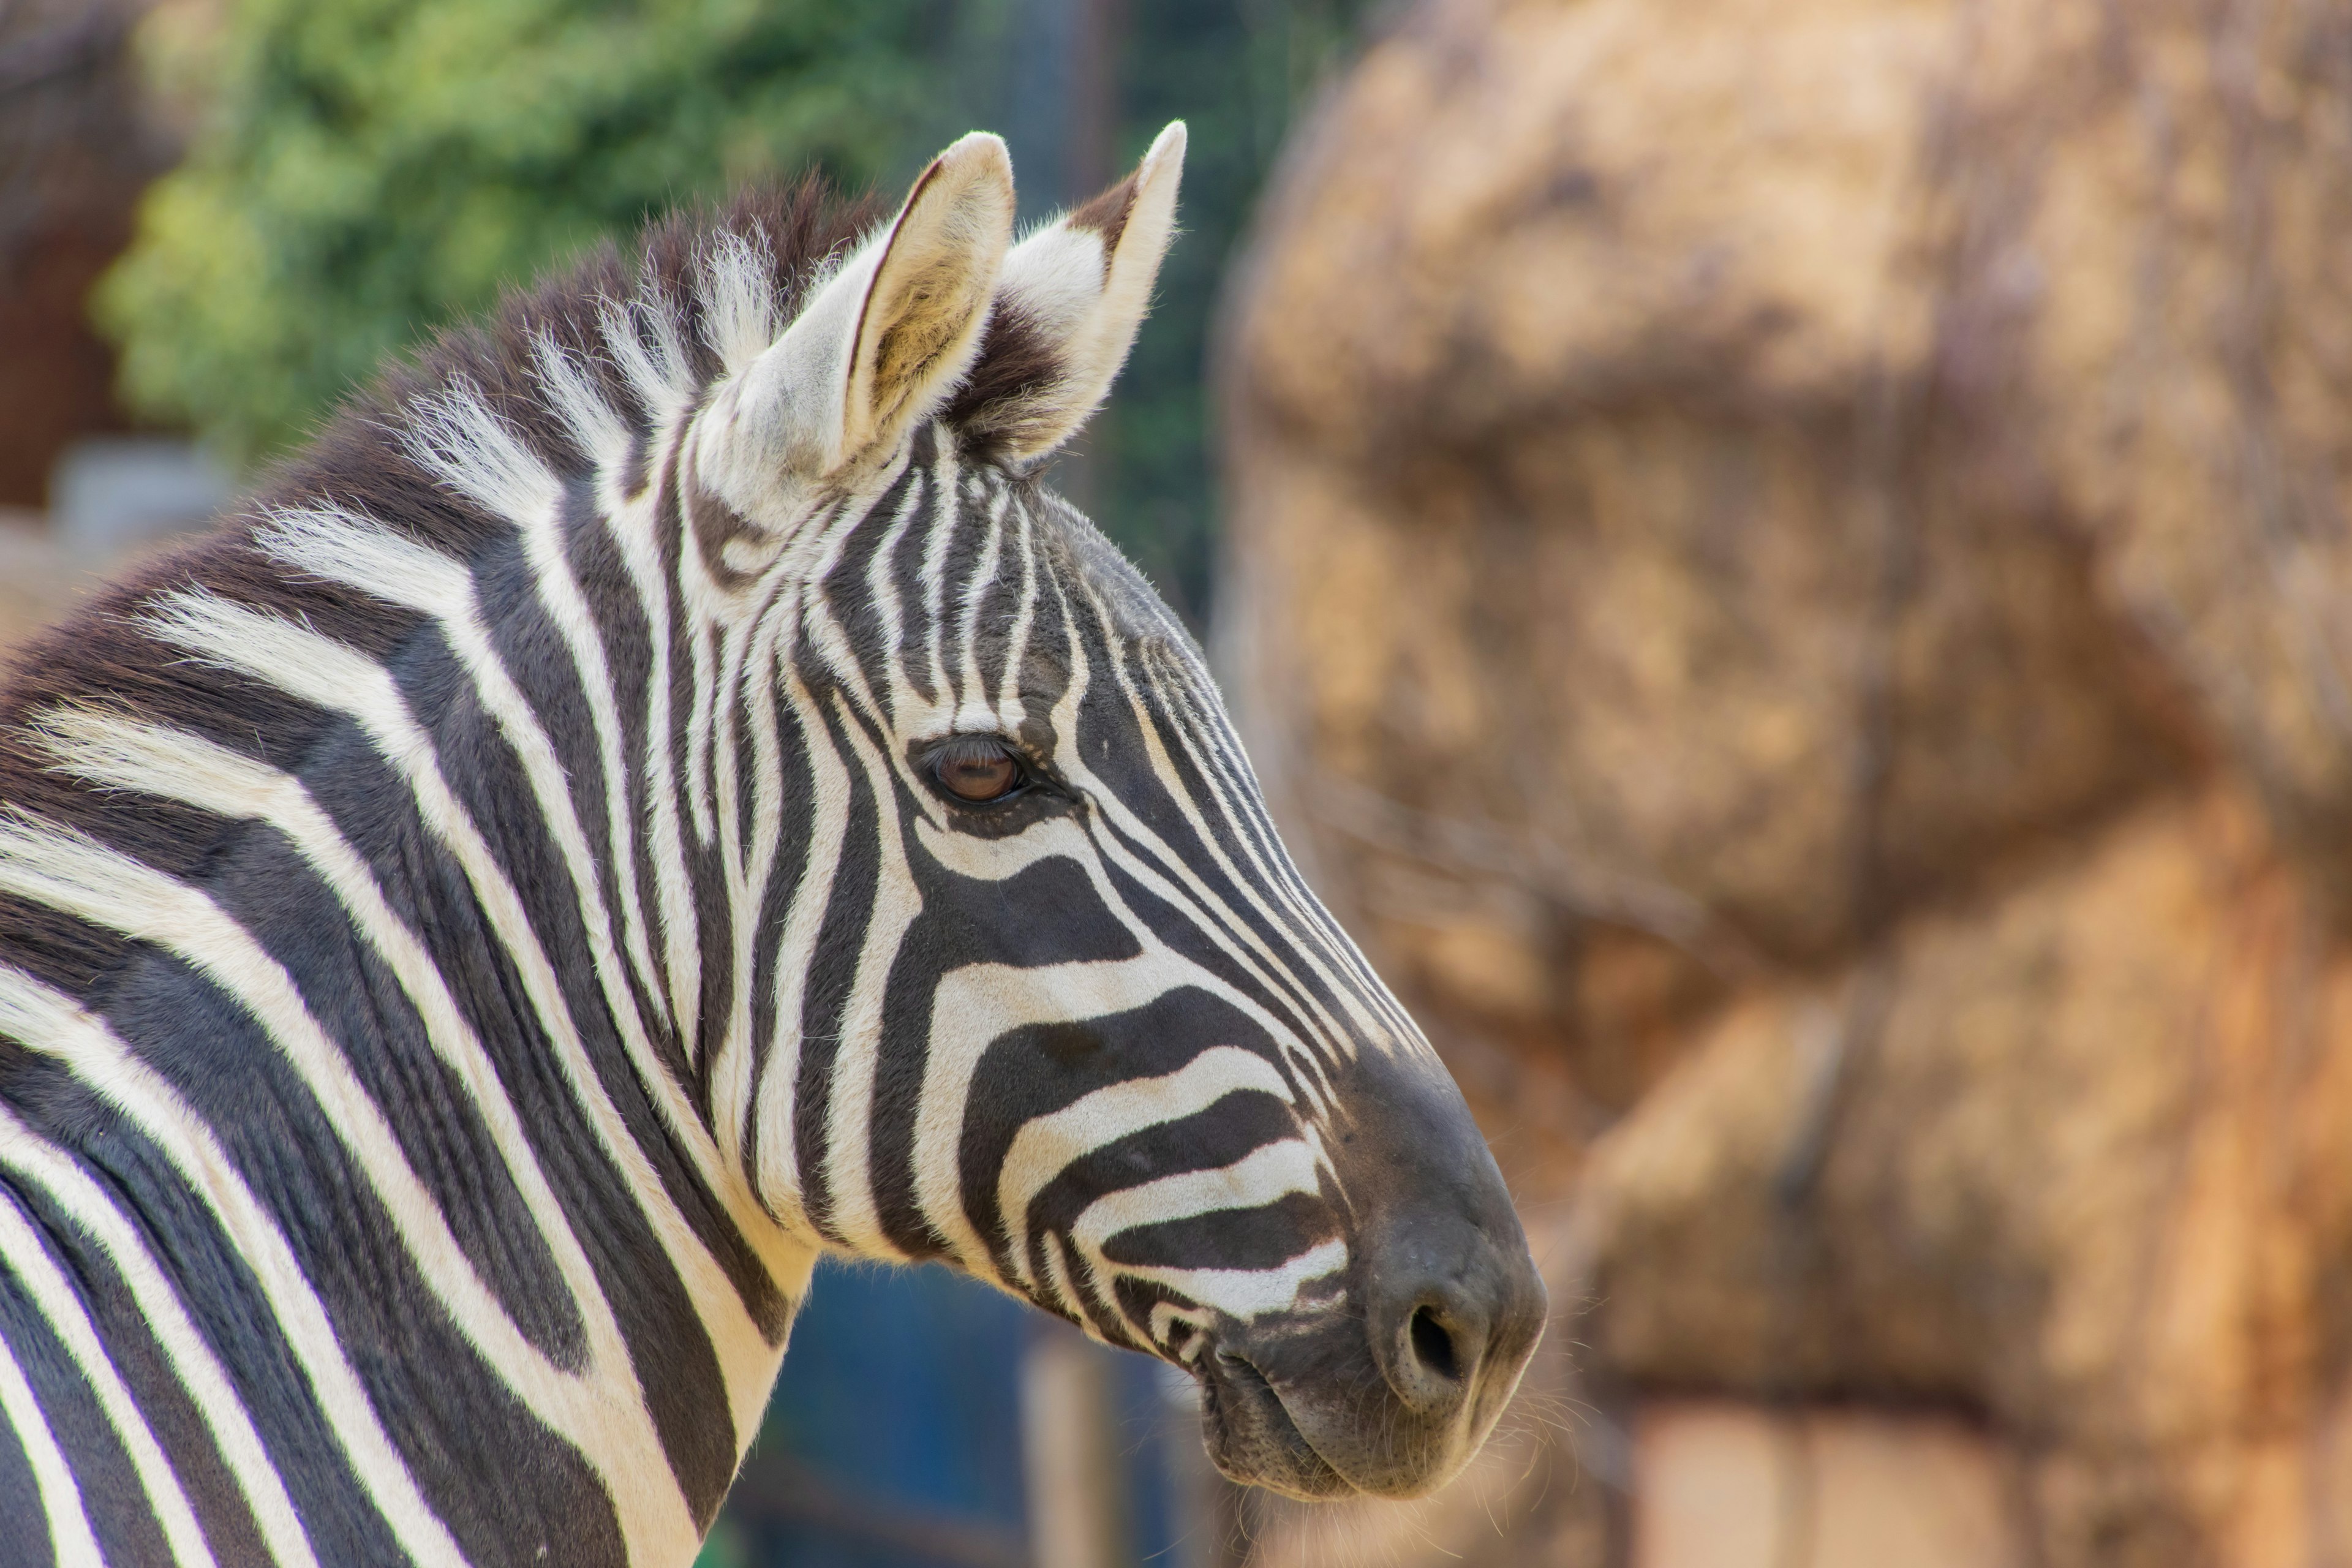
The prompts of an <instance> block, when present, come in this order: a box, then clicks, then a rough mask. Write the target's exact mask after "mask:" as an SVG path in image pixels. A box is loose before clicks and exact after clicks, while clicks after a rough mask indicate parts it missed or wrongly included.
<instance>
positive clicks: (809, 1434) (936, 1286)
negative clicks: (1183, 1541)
mask: <svg viewBox="0 0 2352 1568" xmlns="http://www.w3.org/2000/svg"><path fill="white" fill-rule="evenodd" d="M1059 1332H1071V1333H1075V1331H1069V1330H1066V1329H1064V1328H1062V1327H1061V1326H1060V1325H1057V1324H1055V1323H1052V1322H1051V1321H1047V1320H1045V1319H1043V1318H1041V1317H1040V1315H1039V1314H1038V1313H1037V1312H1036V1311H1035V1310H1034V1309H1032V1308H1029V1307H1025V1306H1023V1305H1021V1304H1020V1303H1018V1302H1016V1301H1013V1300H1010V1299H1009V1298H1007V1297H1005V1296H1003V1295H1002V1294H1000V1293H998V1292H997V1291H994V1290H992V1289H988V1288H987V1287H985V1286H983V1285H980V1284H977V1283H975V1282H973V1281H972V1280H970V1279H964V1278H963V1277H961V1275H957V1274H953V1273H950V1272H949V1271H948V1270H947V1269H945V1268H939V1267H937V1266H935V1265H934V1266H926V1267H923V1268H884V1267H877V1266H871V1265H854V1264H843V1263H837V1262H835V1261H833V1260H831V1259H826V1260H824V1261H823V1262H821V1263H820V1264H819V1265H818V1267H817V1273H816V1279H815V1281H814V1284H813V1285H812V1287H811V1289H810V1292H809V1299H808V1302H807V1304H806V1306H804V1307H803V1309H802V1310H801V1315H800V1318H799V1321H797V1322H795V1323H794V1324H793V1338H792V1349H791V1351H790V1352H789V1353H788V1354H787V1355H786V1356H785V1358H784V1370H783V1376H782V1379H781V1380H780V1381H779V1382H778V1384H777V1385H776V1393H775V1397H774V1398H773V1399H772V1401H771V1402H770V1404H769V1406H768V1414H767V1419H766V1421H765V1423H764V1424H763V1426H761V1433H760V1436H759V1438H758V1440H757V1441H756V1442H755V1443H754V1444H753V1445H752V1448H751V1454H750V1456H749V1457H748V1458H746V1459H745V1461H744V1466H743V1471H742V1475H741V1477H740V1479H739V1480H738V1482H737V1484H736V1489H735V1491H734V1492H733V1493H732V1494H731V1495H730V1497H729V1499H728V1502H727V1506H726V1508H725V1509H724V1510H722V1512H721V1513H720V1516H719V1523H718V1524H717V1526H716V1527H714V1529H713V1531H712V1533H711V1539H710V1543H709V1546H707V1547H706V1548H705V1550H704V1552H703V1554H702V1557H701V1559H700V1560H699V1563H698V1568H1026V1564H1027V1563H1029V1561H1030V1552H1029V1545H1028V1497H1027V1489H1026V1486H1025V1483H1024V1475H1023V1467H1022V1452H1023V1444H1022V1433H1021V1383H1022V1362H1023V1358H1024V1355H1025V1354H1026V1353H1027V1351H1028V1347H1029V1346H1030V1344H1031V1342H1032V1341H1033V1339H1034V1337H1035V1336H1036V1335H1038V1334H1039V1333H1059ZM1089 1350H1090V1352H1091V1353H1094V1354H1097V1355H1100V1356H1102V1357H1104V1358H1105V1363H1104V1370H1105V1371H1106V1372H1107V1373H1108V1374H1109V1376H1108V1381H1109V1389H1108V1393H1109V1396H1110V1404H1111V1406H1112V1413H1113V1424H1114V1426H1115V1427H1116V1429H1117V1431H1118V1437H1119V1439H1120V1441H1119V1448H1120V1453H1119V1456H1118V1459H1119V1464H1118V1469H1119V1471H1120V1473H1121V1475H1122V1477H1123V1481H1124V1488H1125V1491H1126V1496H1125V1498H1124V1499H1123V1500H1121V1502H1122V1509H1123V1512H1124V1514H1125V1516H1126V1518H1127V1521H1128V1522H1129V1536H1130V1544H1131V1552H1130V1556H1129V1561H1131V1562H1135V1563H1144V1562H1149V1561H1151V1560H1153V1559H1158V1560H1160V1561H1161V1562H1165V1561H1167V1557H1166V1555H1165V1554H1166V1553H1167V1552H1168V1550H1169V1547H1170V1544H1171V1542H1173V1541H1174V1540H1175V1539H1176V1537H1177V1536H1178V1535H1179V1534H1180V1533H1181V1524H1180V1521H1178V1519H1177V1518H1176V1513H1177V1510H1176V1508H1175V1505H1174V1502H1175V1500H1174V1496H1173V1492H1174V1488H1173V1487H1172V1485H1171V1479H1170V1475H1169V1467H1168V1464H1167V1462H1166V1460H1167V1454H1166V1444H1167V1442H1168V1440H1169V1437H1170V1432H1169V1426H1170V1423H1169V1421H1168V1419H1167V1415H1168V1411H1167V1406H1166V1403H1165V1400H1164V1398H1163V1396H1162V1394H1161V1393H1160V1384H1159V1379H1158V1377H1157V1375H1156V1373H1155V1363H1152V1362H1150V1361H1149V1360H1147V1359H1146V1358H1144V1357H1142V1356H1139V1355H1133V1354H1128V1353H1122V1352H1114V1351H1108V1350H1104V1349H1102V1348H1100V1347H1089Z"/></svg>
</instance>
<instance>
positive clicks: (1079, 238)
mask: <svg viewBox="0 0 2352 1568" xmlns="http://www.w3.org/2000/svg"><path fill="white" fill-rule="evenodd" d="M1183 173H1184V122H1183V121H1181V120H1179V121H1173V122H1171V124H1170V125H1169V126H1168V128H1167V129H1166V130H1164V131H1162V132H1160V135H1159V137H1158V139H1157V140H1155V141H1154V142H1152V143H1151V150H1150V152H1148V153H1145V154H1144V155H1143V161H1142V162H1141V163H1139V164H1137V165H1136V167H1135V172H1134V173H1133V174H1129V175H1128V176H1127V178H1125V179H1123V180H1121V181H1119V182H1118V184H1115V185H1113V186H1111V187H1110V189H1108V190H1107V191H1105V192H1103V193H1102V195H1098V196H1097V197H1095V198H1094V199H1093V200H1092V201H1089V202H1087V203H1086V204H1085V205H1081V206H1078V207H1076V208H1073V209H1072V210H1071V211H1069V212H1067V213H1065V214H1064V215H1063V216H1061V217H1060V218H1058V219H1056V220H1055V221H1054V222H1053V223H1050V224H1047V225H1046V226H1045V227H1043V228H1041V229H1039V230H1037V231H1036V232H1035V233H1034V234H1032V235H1030V236H1029V237H1027V238H1026V239H1024V240H1023V241H1022V242H1021V243H1020V244H1018V245H1016V246H1014V247H1013V249H1012V251H1011V252H1010V253H1009V254H1008V255H1007V256H1006V257H1005V258H1004V270H1003V276H1002V277H1001V278H1000V279H999V280H998V282H997V285H996V307H995V310H994V311H993V312H992V314H991V316H990V318H989V323H988V334H987V336H986V338H984V339H983V340H982V343H981V348H980V354H979V357H978V359H977V360H976V361H975V362H974V363H973V365H972V368H971V376H970V378H969V379H968V380H967V381H966V382H965V384H964V386H963V389H962V390H961V392H959V393H958V394H957V395H956V397H955V401H954V402H953V403H952V404H950V405H949V407H948V410H947V413H946V416H945V417H946V418H947V420H948V422H949V423H950V424H951V425H953V426H955V427H956V429H957V430H958V432H959V433H960V434H961V436H962V437H963V440H964V442H965V444H966V445H967V446H969V447H973V448H975V449H979V450H984V451H988V452H992V453H994V454H996V455H998V456H1000V457H1003V458H1009V459H1011V460H1013V461H1015V462H1026V461H1029V460H1032V459H1034V458H1042V457H1044V456H1045V455H1046V454H1047V453H1049V452H1052V451H1053V450H1054V449H1055V448H1056V447H1060V446H1061V445H1062V444H1063V443H1064V442H1066V441H1067V440H1068V439H1069V438H1070V437H1072V436H1074V435H1076V433H1077V431H1078V429H1079V427H1080V426H1083V425H1085V424H1086V422H1087V418H1088V417H1090V416H1092V415H1093V413H1094V411H1095V410H1096V409H1097V407H1099V406H1101V405H1102V401H1103V399H1104V397H1106V396H1107V395H1108V394H1109V392H1110V384H1111V382H1112V381H1113V380H1114V379H1116V378H1117V376H1118V370H1119V366H1120V365H1122V364H1124V363H1126V362H1127V351H1128V350H1129V348H1130V347H1131V346H1133V344H1134V342H1135V333H1136V329H1137V328H1138V327H1139V326H1141V325H1142V324H1143V317H1144V312H1145V311H1146V310H1149V309H1150V304H1151V286H1152V283H1153V282H1154V281H1155V280H1156V279H1158V278H1159V276H1160V258H1162V257H1164V256H1165V255H1167V253H1168V244H1169V241H1170V240H1171V239H1173V238H1174V237H1175V235H1176V187H1177V184H1178V183H1179V182H1180V181H1181V178H1182V177H1183Z"/></svg>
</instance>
